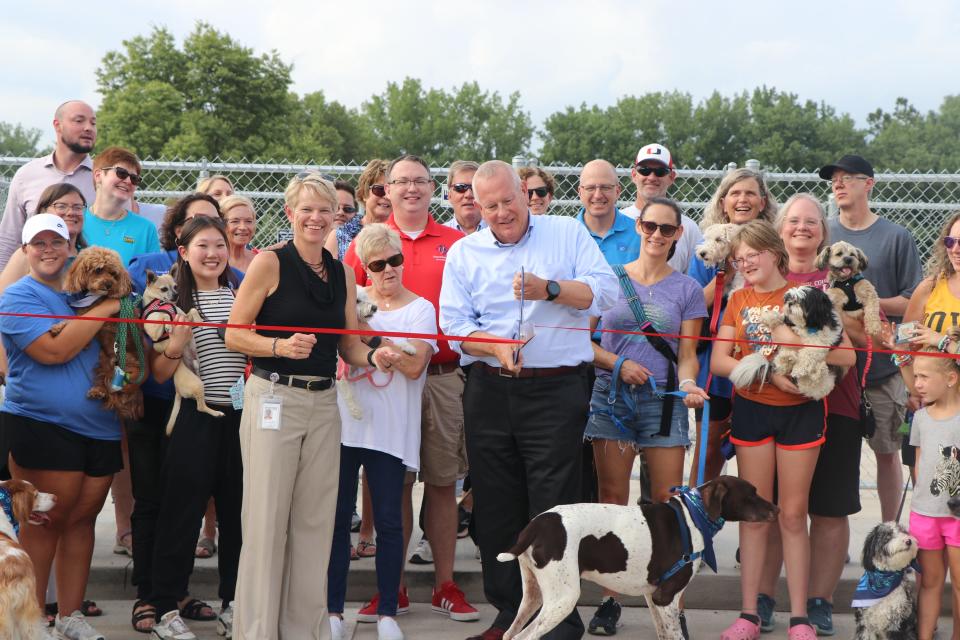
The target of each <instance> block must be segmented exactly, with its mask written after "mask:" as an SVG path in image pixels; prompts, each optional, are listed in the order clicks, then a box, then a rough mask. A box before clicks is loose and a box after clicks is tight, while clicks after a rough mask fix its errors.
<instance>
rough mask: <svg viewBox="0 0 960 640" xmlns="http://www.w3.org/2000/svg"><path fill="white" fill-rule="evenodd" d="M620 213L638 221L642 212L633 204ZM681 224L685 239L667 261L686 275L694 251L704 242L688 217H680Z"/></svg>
mask: <svg viewBox="0 0 960 640" xmlns="http://www.w3.org/2000/svg"><path fill="white" fill-rule="evenodd" d="M620 213H622V214H623V215H625V216H630V217H631V218H633V219H634V220H636V219H637V216H639V215H640V210H639V209H637V205H636V204H632V205H630V206H629V207H627V208H626V209H620ZM680 223H681V224H682V225H683V237H682V238H680V242H678V243H677V250H676V251H675V252H674V254H673V257H672V258H670V259H669V260H668V261H667V264H669V265H670V266H671V267H673V270H674V271H679V272H680V273H686V272H687V268H688V267H689V266H690V258H692V257H693V250H694V249H696V248H697V245H698V244H700V243H701V242H703V233H701V231H700V227H699V226H698V225H697V223H696V222H694V221H693V219H692V218H690V217H688V216H680Z"/></svg>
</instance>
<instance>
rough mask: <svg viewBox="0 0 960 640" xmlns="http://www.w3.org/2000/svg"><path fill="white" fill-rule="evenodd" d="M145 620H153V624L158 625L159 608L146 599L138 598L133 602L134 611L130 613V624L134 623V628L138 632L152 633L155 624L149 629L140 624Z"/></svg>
mask: <svg viewBox="0 0 960 640" xmlns="http://www.w3.org/2000/svg"><path fill="white" fill-rule="evenodd" d="M138 609H139V611H138ZM144 620H151V621H153V625H156V624H157V608H156V607H155V606H153V605H152V604H150V603H149V602H147V601H146V600H137V601H136V602H134V603H133V613H132V614H131V615H130V624H132V625H133V630H134V631H136V632H137V633H152V632H153V626H151V627H150V628H149V629H144V628H143V627H140V626H138V625H139V624H140V623H141V622H143V621H144Z"/></svg>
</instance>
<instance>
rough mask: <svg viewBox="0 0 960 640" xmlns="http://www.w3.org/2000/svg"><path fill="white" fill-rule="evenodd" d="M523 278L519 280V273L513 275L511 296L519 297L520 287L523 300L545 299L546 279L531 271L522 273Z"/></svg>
mask: <svg viewBox="0 0 960 640" xmlns="http://www.w3.org/2000/svg"><path fill="white" fill-rule="evenodd" d="M523 275H524V279H523V281H522V282H521V281H520V274H519V273H516V274H514V276H513V297H514V298H516V299H517V300H519V299H520V289H521V288H522V289H523V299H524V300H546V299H547V281H546V280H544V279H543V278H541V277H540V276H538V275H536V274H533V273H524V274H523Z"/></svg>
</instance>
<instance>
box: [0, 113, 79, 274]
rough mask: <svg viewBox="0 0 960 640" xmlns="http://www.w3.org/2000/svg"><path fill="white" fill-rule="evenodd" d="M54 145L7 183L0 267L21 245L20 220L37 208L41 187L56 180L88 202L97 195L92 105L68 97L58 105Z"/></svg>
mask: <svg viewBox="0 0 960 640" xmlns="http://www.w3.org/2000/svg"><path fill="white" fill-rule="evenodd" d="M53 130H54V131H55V132H56V134H57V146H56V147H55V148H54V150H53V153H51V154H50V155H48V156H44V157H42V158H36V159H35V160H31V161H30V162H28V163H27V164H25V165H23V166H22V167H20V168H19V169H18V170H17V172H16V173H15V174H14V176H13V180H12V181H11V182H10V191H9V193H8V195H7V206H6V208H5V209H4V211H3V219H2V220H0V270H2V269H3V268H4V267H5V266H6V264H7V261H8V260H9V259H10V256H11V255H13V252H14V251H16V250H17V249H19V248H20V232H21V231H22V230H23V223H24V222H25V221H26V219H27V218H28V217H30V216H32V215H33V214H35V213H36V212H37V211H36V209H37V200H39V199H40V194H41V193H43V190H44V189H46V188H47V187H49V186H50V185H52V184H56V183H58V182H69V183H70V184H72V185H74V186H76V187H77V188H78V189H80V191H81V193H83V197H84V198H86V200H87V204H88V205H89V204H90V203H92V202H93V199H94V197H95V195H96V193H95V192H94V189H93V160H91V159H90V151H91V150H92V149H93V145H94V144H96V142H97V116H96V114H95V113H94V112H93V107H91V106H90V105H88V104H87V103H85V102H81V101H80V100H70V101H68V102H64V103H63V104H61V105H60V106H59V107H57V111H56V113H54V116H53Z"/></svg>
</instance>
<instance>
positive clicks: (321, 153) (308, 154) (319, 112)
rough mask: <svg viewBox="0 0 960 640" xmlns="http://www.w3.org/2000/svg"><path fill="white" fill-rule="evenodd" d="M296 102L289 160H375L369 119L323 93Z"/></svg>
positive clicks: (310, 94)
mask: <svg viewBox="0 0 960 640" xmlns="http://www.w3.org/2000/svg"><path fill="white" fill-rule="evenodd" d="M291 99H293V100H296V101H297V104H296V106H295V107H294V115H293V116H292V121H291V140H290V143H289V153H288V156H287V157H288V158H289V159H303V160H314V161H318V160H321V159H324V160H328V161H331V162H363V161H365V160H366V159H368V158H371V157H373V148H374V142H373V136H372V135H371V132H370V130H369V127H368V126H367V123H366V121H365V119H364V118H363V117H362V116H361V115H360V114H359V113H358V112H357V111H356V110H355V109H348V108H347V107H345V106H344V105H342V104H340V103H339V102H337V101H336V100H334V101H331V102H328V101H327V99H326V97H325V96H324V94H323V91H315V92H313V93H308V94H307V95H305V96H303V98H301V99H299V100H298V99H297V98H296V96H293V95H291Z"/></svg>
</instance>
